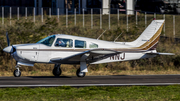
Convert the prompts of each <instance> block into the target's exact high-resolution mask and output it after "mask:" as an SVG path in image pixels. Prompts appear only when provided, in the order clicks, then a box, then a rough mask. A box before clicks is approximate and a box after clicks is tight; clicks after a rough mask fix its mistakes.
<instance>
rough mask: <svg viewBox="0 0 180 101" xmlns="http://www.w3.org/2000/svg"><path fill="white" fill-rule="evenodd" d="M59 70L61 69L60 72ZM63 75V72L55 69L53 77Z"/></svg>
mask: <svg viewBox="0 0 180 101" xmlns="http://www.w3.org/2000/svg"><path fill="white" fill-rule="evenodd" d="M58 69H59V70H58ZM61 73H62V71H61V69H60V68H58V67H55V68H54V69H53V75H54V76H56V77H58V76H60V75H61Z"/></svg>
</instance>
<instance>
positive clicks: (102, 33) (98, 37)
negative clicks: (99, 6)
mask: <svg viewBox="0 0 180 101" xmlns="http://www.w3.org/2000/svg"><path fill="white" fill-rule="evenodd" d="M105 32H106V30H105V31H104V32H103V33H102V34H101V35H100V36H99V37H98V38H97V40H99V38H100V37H101V36H102V35H103V34H104V33H105Z"/></svg>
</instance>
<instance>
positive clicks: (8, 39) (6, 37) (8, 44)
mask: <svg viewBox="0 0 180 101" xmlns="http://www.w3.org/2000/svg"><path fill="white" fill-rule="evenodd" d="M6 38H7V43H8V46H10V41H9V36H8V32H6Z"/></svg>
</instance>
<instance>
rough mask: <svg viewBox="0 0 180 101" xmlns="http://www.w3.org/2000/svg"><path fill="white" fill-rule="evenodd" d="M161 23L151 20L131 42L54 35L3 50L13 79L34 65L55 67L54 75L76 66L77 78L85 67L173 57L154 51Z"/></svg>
mask: <svg viewBox="0 0 180 101" xmlns="http://www.w3.org/2000/svg"><path fill="white" fill-rule="evenodd" d="M163 24H164V20H153V21H152V22H151V24H150V25H149V26H148V27H147V28H146V29H145V30H144V31H143V32H142V34H141V35H140V36H139V37H138V38H137V39H136V40H135V41H132V42H116V41H104V40H99V38H98V39H92V38H86V37H79V36H72V35H65V34H55V35H51V36H48V37H46V38H44V39H42V40H40V41H38V42H37V43H32V44H17V45H12V46H10V41H9V37H8V34H6V37H7V43H8V47H6V48H4V49H3V51H4V52H7V53H10V54H11V55H12V56H13V58H14V59H15V60H16V61H17V64H16V66H15V68H16V70H15V71H14V76H15V77H20V76H21V71H20V69H19V67H20V66H21V65H25V66H34V63H48V64H55V65H54V69H53V74H54V76H60V75H61V73H62V71H61V68H60V66H61V64H73V65H74V64H80V68H79V69H78V70H77V72H76V75H77V77H84V76H85V75H86V72H88V65H90V64H101V63H110V62H119V61H130V60H137V59H144V58H152V57H155V56H157V55H174V54H173V53H159V52H157V51H156V47H157V44H158V42H159V38H160V34H161V31H162V28H163Z"/></svg>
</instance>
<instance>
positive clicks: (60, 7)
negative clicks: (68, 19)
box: [0, 0, 133, 15]
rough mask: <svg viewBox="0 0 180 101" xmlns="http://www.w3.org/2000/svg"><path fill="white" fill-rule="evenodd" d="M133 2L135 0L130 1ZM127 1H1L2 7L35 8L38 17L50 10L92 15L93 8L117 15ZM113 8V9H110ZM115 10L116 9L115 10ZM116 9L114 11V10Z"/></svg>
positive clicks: (54, 13)
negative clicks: (118, 9) (83, 12)
mask: <svg viewBox="0 0 180 101" xmlns="http://www.w3.org/2000/svg"><path fill="white" fill-rule="evenodd" d="M128 1H133V0H128ZM124 2H125V0H0V6H1V7H21V8H23V7H35V10H36V15H38V14H41V12H42V8H43V12H46V13H47V14H49V8H51V14H53V15H56V14H58V11H59V14H60V15H61V14H65V13H66V10H67V9H68V13H69V14H74V12H75V11H74V9H75V8H76V13H79V14H81V13H82V9H84V11H85V13H90V12H91V8H93V12H94V13H96V12H97V13H99V12H100V9H102V14H109V13H110V12H111V13H117V10H116V9H117V8H120V7H124V9H125V3H124ZM110 8H111V9H110ZM114 8H115V9H114ZM113 9H114V10H113Z"/></svg>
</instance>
